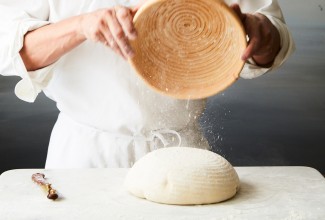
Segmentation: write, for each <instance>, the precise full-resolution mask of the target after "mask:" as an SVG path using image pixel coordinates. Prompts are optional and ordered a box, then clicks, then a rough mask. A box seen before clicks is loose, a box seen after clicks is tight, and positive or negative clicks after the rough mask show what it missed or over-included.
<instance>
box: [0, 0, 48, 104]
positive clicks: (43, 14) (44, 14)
mask: <svg viewBox="0 0 325 220" xmlns="http://www.w3.org/2000/svg"><path fill="white" fill-rule="evenodd" d="M48 18H49V5H48V2H47V1H46V0H36V1H35V0H34V1H29V0H25V1H22V0H0V74H1V75H4V76H20V77H21V78H22V79H21V81H19V82H18V83H17V85H16V87H15V94H16V95H17V97H18V98H20V99H22V100H24V101H27V102H34V101H35V99H36V97H37V95H38V94H39V93H40V92H41V91H42V89H43V88H45V87H46V86H47V84H48V83H49V81H50V79H51V78H52V71H51V70H52V68H53V65H54V64H53V65H50V66H47V67H45V68H42V69H39V70H36V71H27V70H26V68H25V65H24V62H23V60H22V58H21V56H20V54H19V52H20V50H21V49H22V47H23V43H24V36H25V34H26V33H27V32H29V31H32V30H35V29H37V28H40V27H42V26H44V25H47V24H49V21H48Z"/></svg>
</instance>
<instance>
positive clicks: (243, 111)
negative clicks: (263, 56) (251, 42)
mask: <svg viewBox="0 0 325 220" xmlns="http://www.w3.org/2000/svg"><path fill="white" fill-rule="evenodd" d="M292 2H293V1H290V0H282V1H281V0H280V3H281V6H282V8H283V11H284V14H285V17H286V19H287V23H288V25H289V27H290V29H291V31H292V34H293V36H294V39H295V41H296V45H297V51H296V53H295V54H294V56H292V57H291V58H290V60H289V61H288V62H287V63H286V64H285V65H284V66H283V67H282V68H281V69H279V70H277V71H274V72H272V73H269V74H267V75H265V76H262V77H259V78H257V79H254V80H243V79H240V80H239V81H238V82H236V83H235V84H234V85H233V86H232V87H231V88H229V89H227V90H226V91H225V92H223V93H221V94H219V95H216V96H214V97H212V98H210V99H209V102H208V107H207V110H206V112H205V114H204V115H203V117H202V119H201V121H202V125H203V127H204V130H205V133H206V136H207V137H208V139H209V141H210V143H211V145H212V146H213V149H214V151H216V152H218V153H219V154H221V155H223V156H225V157H226V158H227V159H228V160H229V161H230V162H231V163H232V164H233V165H237V166H251V165H254V166H268V165H301V166H311V167H314V168H316V169H318V170H319V171H321V172H322V173H325V0H314V1H303V0H297V1H295V5H294V6H293V5H292ZM18 80H19V79H18V78H16V77H3V76H0V173H2V172H3V171H5V170H9V169H15V168H42V167H44V163H45V159H46V151H47V145H48V140H49V136H50V132H51V129H52V127H53V124H54V122H55V120H56V117H57V114H58V111H57V110H56V107H55V103H53V102H52V101H50V100H49V99H47V98H46V97H44V95H43V94H42V95H40V96H39V97H38V99H37V100H36V102H35V103H33V104H29V103H25V102H23V101H20V100H19V99H18V98H16V97H15V95H14V92H13V90H14V86H15V84H16V82H17V81H18Z"/></svg>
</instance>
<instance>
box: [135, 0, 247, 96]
mask: <svg viewBox="0 0 325 220" xmlns="http://www.w3.org/2000/svg"><path fill="white" fill-rule="evenodd" d="M134 24H135V28H136V29H137V31H138V38H137V39H136V40H135V41H132V42H131V46H132V47H133V49H134V51H135V56H134V57H133V58H132V59H130V63H131V65H132V66H133V67H134V69H135V70H136V72H137V73H138V74H139V75H140V76H141V77H142V78H143V79H144V81H145V82H146V83H147V84H148V85H149V86H150V87H152V88H153V89H155V90H156V91H158V92H160V93H163V94H166V95H169V96H172V97H174V98H178V99H200V98H206V97H209V96H211V95H214V94H216V93H218V92H220V91H222V90H224V89H225V88H227V87H228V86H230V85H231V84H232V83H233V82H235V81H236V79H237V78H238V77H239V73H240V72H241V70H242V68H243V65H244V62H243V61H242V60H241V55H242V53H243V51H244V50H245V48H246V44H247V42H246V34H245V31H244V29H243V27H242V24H241V22H240V20H239V18H238V17H237V16H236V14H235V13H234V12H233V11H232V9H230V8H229V7H228V6H227V5H226V4H225V3H224V2H223V1H222V0H150V1H148V2H146V3H145V4H144V5H143V6H142V7H141V8H140V9H139V11H138V12H137V13H136V15H135V17H134Z"/></svg>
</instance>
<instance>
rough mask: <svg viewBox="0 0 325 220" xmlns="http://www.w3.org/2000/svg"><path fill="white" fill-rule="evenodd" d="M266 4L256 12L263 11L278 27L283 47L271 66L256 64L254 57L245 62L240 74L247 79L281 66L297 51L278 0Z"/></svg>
mask: <svg viewBox="0 0 325 220" xmlns="http://www.w3.org/2000/svg"><path fill="white" fill-rule="evenodd" d="M265 2H266V4H265V5H264V6H263V7H262V8H260V9H258V10H257V11H256V12H255V13H261V14H263V15H265V16H266V17H267V18H268V19H269V20H270V21H271V22H272V24H273V25H274V26H275V27H276V28H277V29H278V31H279V34H280V39H281V41H280V42H281V45H280V46H281V49H280V51H279V53H278V54H277V56H276V58H275V60H274V62H273V65H272V66H271V67H269V68H263V67H259V66H258V65H256V63H255V62H254V61H253V59H250V60H248V62H247V63H246V64H245V66H244V68H243V70H242V72H241V74H240V76H241V77H242V78H246V79H252V78H255V77H258V76H261V75H263V74H264V73H266V72H268V71H270V70H274V69H276V68H278V67H280V66H281V65H282V64H283V63H284V62H285V61H286V60H287V59H288V58H289V57H290V55H291V54H292V53H293V52H294V51H295V44H294V40H293V38H292V35H291V34H290V32H289V30H288V27H287V25H286V24H285V20H284V17H283V14H282V10H281V8H280V6H279V3H278V1H277V0H268V1H265Z"/></svg>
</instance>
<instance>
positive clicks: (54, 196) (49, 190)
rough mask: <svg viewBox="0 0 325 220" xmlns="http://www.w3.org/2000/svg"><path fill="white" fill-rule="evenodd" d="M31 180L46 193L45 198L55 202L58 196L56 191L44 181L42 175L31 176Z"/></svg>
mask: <svg viewBox="0 0 325 220" xmlns="http://www.w3.org/2000/svg"><path fill="white" fill-rule="evenodd" d="M32 180H33V181H34V182H35V183H37V184H38V185H40V186H41V187H42V188H43V189H44V190H45V191H46V192H47V198H48V199H51V200H56V199H57V198H58V197H59V196H58V194H57V193H56V190H55V189H53V188H52V186H51V184H50V183H48V182H47V180H46V179H45V175H44V174H43V173H35V174H33V175H32Z"/></svg>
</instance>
